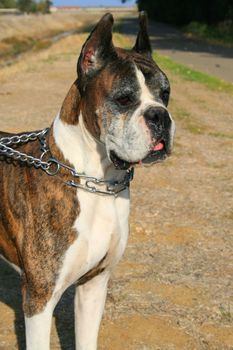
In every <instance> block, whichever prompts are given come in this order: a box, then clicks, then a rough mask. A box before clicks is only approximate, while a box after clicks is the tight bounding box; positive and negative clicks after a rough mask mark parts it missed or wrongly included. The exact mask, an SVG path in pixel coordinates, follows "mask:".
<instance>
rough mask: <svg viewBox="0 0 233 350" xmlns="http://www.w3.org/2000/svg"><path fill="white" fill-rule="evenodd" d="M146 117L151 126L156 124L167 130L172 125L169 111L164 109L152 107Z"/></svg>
mask: <svg viewBox="0 0 233 350" xmlns="http://www.w3.org/2000/svg"><path fill="white" fill-rule="evenodd" d="M144 117H145V119H146V121H147V122H149V123H150V124H151V123H153V124H156V125H157V126H162V127H163V128H165V129H167V128H169V127H170V125H171V118H170V116H169V113H168V111H167V110H166V109H165V108H163V107H150V108H148V109H147V110H146V111H145V113H144Z"/></svg>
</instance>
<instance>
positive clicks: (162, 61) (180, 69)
mask: <svg viewBox="0 0 233 350" xmlns="http://www.w3.org/2000/svg"><path fill="white" fill-rule="evenodd" d="M153 58H154V60H155V61H156V63H157V64H158V65H159V66H160V67H161V68H162V69H164V70H165V71H166V70H168V71H170V72H172V73H174V74H176V75H179V76H180V77H181V78H183V79H185V80H189V81H194V82H198V83H201V84H204V85H205V86H207V87H208V88H209V89H211V90H215V91H225V92H231V93H233V84H232V83H227V82H225V81H224V80H221V79H219V78H216V77H213V76H211V75H209V74H206V73H202V72H199V71H197V70H194V69H192V68H189V67H187V66H185V65H184V64H181V63H177V62H175V61H173V60H172V59H171V58H169V57H167V56H162V55H160V54H158V53H154V54H153Z"/></svg>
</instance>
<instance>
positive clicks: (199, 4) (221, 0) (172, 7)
mask: <svg viewBox="0 0 233 350" xmlns="http://www.w3.org/2000/svg"><path fill="white" fill-rule="evenodd" d="M123 2H125V0H123ZM137 3H138V7H139V10H146V11H147V12H148V15H149V17H151V18H154V19H156V20H158V21H161V22H167V23H171V24H176V25H186V24H188V23H190V22H192V21H197V22H205V23H207V24H210V25H214V24H217V23H219V22H223V21H227V20H228V21H233V1H232V0H166V1H164V0H137Z"/></svg>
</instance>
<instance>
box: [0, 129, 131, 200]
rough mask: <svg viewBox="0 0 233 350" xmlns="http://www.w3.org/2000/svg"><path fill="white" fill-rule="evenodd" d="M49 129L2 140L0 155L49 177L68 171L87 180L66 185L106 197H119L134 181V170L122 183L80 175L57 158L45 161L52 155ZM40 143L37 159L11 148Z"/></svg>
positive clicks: (70, 182)
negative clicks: (42, 171)
mask: <svg viewBox="0 0 233 350" xmlns="http://www.w3.org/2000/svg"><path fill="white" fill-rule="evenodd" d="M48 131H49V128H46V129H43V130H41V131H38V132H31V133H27V134H21V135H13V136H9V137H2V138H0V155H1V154H2V155H3V156H4V157H6V158H10V159H13V160H15V161H19V162H23V163H26V164H27V165H30V166H34V167H35V168H36V169H39V168H41V169H42V170H44V171H45V172H46V173H47V174H48V175H50V176H55V175H57V174H58V172H59V171H60V169H61V168H63V169H65V170H67V171H68V172H69V173H70V175H71V176H72V177H75V178H79V179H82V178H83V179H86V181H85V183H84V184H80V183H78V182H75V181H74V180H70V181H66V182H65V184H66V185H68V186H70V187H75V188H81V189H83V190H85V191H88V192H91V193H99V194H105V195H114V196H117V195H118V194H119V193H120V192H121V191H123V190H124V189H126V188H127V187H129V184H130V182H131V181H132V180H133V174H134V169H133V168H131V169H129V170H128V171H127V172H126V174H125V177H124V179H123V180H122V181H107V180H103V179H97V178H95V177H93V176H87V175H85V174H83V173H78V172H77V171H76V170H75V169H73V168H71V167H69V166H68V165H66V164H63V163H61V162H59V161H58V160H56V159H55V158H52V157H48V160H47V161H43V158H44V156H46V155H50V151H49V148H48V146H47V142H46V138H45V135H46V134H47V133H48ZM38 139H39V141H40V144H41V151H42V154H41V156H40V158H35V157H33V156H31V155H28V154H26V153H24V152H19V151H17V150H16V149H14V148H12V147H9V146H11V145H21V144H25V143H27V142H30V141H36V140H38ZM95 185H98V186H105V187H106V189H105V190H100V189H97V188H96V187H95Z"/></svg>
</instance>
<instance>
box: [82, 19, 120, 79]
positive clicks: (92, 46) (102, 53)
mask: <svg viewBox="0 0 233 350" xmlns="http://www.w3.org/2000/svg"><path fill="white" fill-rule="evenodd" d="M113 22H114V20H113V16H112V14H111V13H106V14H105V15H104V16H103V17H102V18H101V20H100V21H99V23H98V24H97V25H96V27H95V28H94V29H93V30H92V32H91V33H90V35H89V37H88V38H87V40H86V42H85V43H84V45H83V47H82V50H81V54H80V56H79V59H78V65H77V72H78V77H79V80H80V79H81V81H82V83H83V82H84V81H85V80H86V79H87V78H89V77H93V76H94V75H95V74H96V73H97V72H98V71H99V70H100V69H101V68H102V67H103V66H104V65H105V64H106V63H107V62H108V61H109V60H110V59H112V58H114V57H115V56H116V52H115V49H114V46H113V43H112V26H113Z"/></svg>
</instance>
